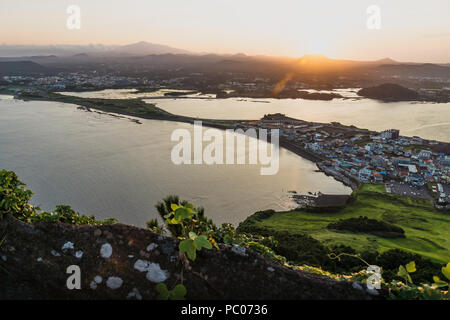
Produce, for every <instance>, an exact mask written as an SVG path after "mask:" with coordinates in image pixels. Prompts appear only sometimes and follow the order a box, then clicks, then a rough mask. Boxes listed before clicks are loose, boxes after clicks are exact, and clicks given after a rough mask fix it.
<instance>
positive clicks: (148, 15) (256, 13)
mask: <svg viewBox="0 0 450 320" xmlns="http://www.w3.org/2000/svg"><path fill="white" fill-rule="evenodd" d="M72 4H75V5H78V6H79V7H80V8H81V29H80V30H69V29H67V27H66V21H67V18H68V14H67V13H66V9H67V7H68V6H69V5H72ZM370 5H378V6H379V7H380V9H381V29H380V30H370V29H368V28H367V27H366V21H367V19H368V17H369V15H368V14H367V13H366V9H367V8H368V7H369V6H370ZM449 14H450V1H449V0H428V1H423V0H409V1H406V0H384V1H383V0H369V1H367V0H342V1H335V0H328V1H325V0H322V1H320V0H314V1H300V0H277V1H275V0H271V1H267V0H239V1H238V0H226V1H225V0H164V1H154V0H127V1H123V0H122V1H119V0H108V1H106V0H95V1H92V0H70V1H67V0H39V1H30V0H1V1H0V43H3V44H35V45H42V44H90V43H95V44H98V43H101V44H130V43H134V42H138V41H148V42H153V43H160V44H165V45H170V46H173V47H177V48H182V49H186V50H191V51H194V52H215V53H238V52H243V53H246V54H265V55H277V56H301V55H304V54H308V53H322V54H325V55H327V56H330V57H332V58H342V59H355V60H373V59H380V58H384V57H391V58H393V59H396V60H400V61H414V62H445V63H450V19H449Z"/></svg>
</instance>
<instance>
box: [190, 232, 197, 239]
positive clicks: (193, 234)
mask: <svg viewBox="0 0 450 320" xmlns="http://www.w3.org/2000/svg"><path fill="white" fill-rule="evenodd" d="M189 238H191V240H195V239H196V238H197V234H196V233H195V232H192V231H191V232H189Z"/></svg>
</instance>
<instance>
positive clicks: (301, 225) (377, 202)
mask: <svg viewBox="0 0 450 320" xmlns="http://www.w3.org/2000/svg"><path fill="white" fill-rule="evenodd" d="M354 195H355V196H356V200H355V202H353V203H351V204H349V205H347V206H346V207H344V208H342V209H340V210H339V211H338V212H327V211H326V210H323V212H319V213H311V212H307V211H306V210H295V211H289V212H277V213H275V214H273V215H272V216H271V217H269V218H266V219H262V220H258V219H254V220H253V221H252V222H253V223H254V224H253V226H254V227H255V228H265V229H269V230H270V229H272V230H278V231H281V230H283V231H288V232H290V233H306V234H308V235H310V236H311V237H313V238H315V239H317V240H319V241H321V242H322V243H323V244H324V245H328V246H330V245H338V244H343V245H348V246H351V247H353V248H354V249H356V250H357V251H366V250H377V251H378V252H380V253H381V252H384V251H386V250H389V249H395V248H398V249H402V250H405V251H410V252H414V253H417V254H420V255H422V256H424V257H427V258H430V259H431V260H433V261H436V262H440V263H447V262H449V261H450V215H449V214H448V213H445V212H441V211H437V210H435V209H434V207H433V206H432V204H431V202H430V201H427V200H417V199H411V198H407V197H403V196H398V195H392V194H387V193H386V192H385V190H384V186H383V185H369V184H365V185H362V186H361V187H360V188H359V189H358V190H357V191H355V193H354ZM359 216H367V217H368V218H371V219H377V220H383V221H385V222H388V223H390V224H394V225H397V226H399V227H401V228H402V229H403V230H405V235H406V238H382V237H379V236H375V235H371V234H363V233H353V232H346V231H333V230H330V229H327V228H326V227H327V225H328V224H329V223H332V222H336V221H338V220H339V219H347V218H352V217H359Z"/></svg>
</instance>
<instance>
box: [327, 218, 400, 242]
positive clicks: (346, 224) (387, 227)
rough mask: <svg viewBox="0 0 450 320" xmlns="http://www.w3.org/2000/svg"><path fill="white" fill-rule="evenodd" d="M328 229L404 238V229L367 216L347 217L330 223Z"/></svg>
mask: <svg viewBox="0 0 450 320" xmlns="http://www.w3.org/2000/svg"><path fill="white" fill-rule="evenodd" d="M327 228H328V229H335V230H348V231H353V232H364V233H371V234H375V235H377V236H380V237H385V238H404V237H405V231H404V230H403V229H402V228H400V227H397V226H395V225H392V224H389V223H387V222H384V221H378V220H375V219H369V218H367V217H361V216H360V217H359V218H349V219H344V220H342V219H341V220H339V221H337V222H334V223H330V224H329V225H328V226H327Z"/></svg>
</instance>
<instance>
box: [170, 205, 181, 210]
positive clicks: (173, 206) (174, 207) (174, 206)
mask: <svg viewBox="0 0 450 320" xmlns="http://www.w3.org/2000/svg"><path fill="white" fill-rule="evenodd" d="M179 207H180V206H179V205H177V204H175V203H172V204H171V205H170V209H172V211H175V210H177V209H178V208H179Z"/></svg>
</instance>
